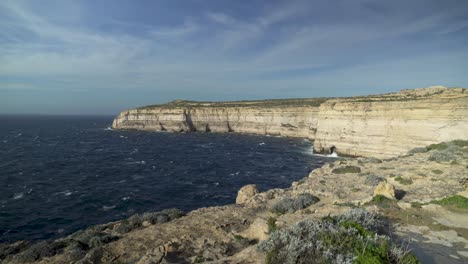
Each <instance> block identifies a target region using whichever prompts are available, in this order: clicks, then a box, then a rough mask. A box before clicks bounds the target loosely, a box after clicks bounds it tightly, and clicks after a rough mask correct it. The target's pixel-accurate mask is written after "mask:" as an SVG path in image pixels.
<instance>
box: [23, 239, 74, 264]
mask: <svg viewBox="0 0 468 264" xmlns="http://www.w3.org/2000/svg"><path fill="white" fill-rule="evenodd" d="M66 246H67V244H66V243H65V242H64V241H54V242H50V241H41V242H39V243H36V244H34V245H32V246H31V247H29V248H28V249H26V250H24V251H23V252H21V253H20V254H18V255H17V260H19V261H20V262H33V261H38V260H40V259H42V258H44V257H52V256H55V255H57V254H59V253H61V252H62V251H63V249H64V248H65V247H66Z"/></svg>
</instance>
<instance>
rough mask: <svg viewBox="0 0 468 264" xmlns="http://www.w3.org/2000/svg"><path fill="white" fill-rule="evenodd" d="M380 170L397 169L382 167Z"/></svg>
mask: <svg viewBox="0 0 468 264" xmlns="http://www.w3.org/2000/svg"><path fill="white" fill-rule="evenodd" d="M379 169H380V170H393V169H395V168H394V167H385V166H382V167H379Z"/></svg>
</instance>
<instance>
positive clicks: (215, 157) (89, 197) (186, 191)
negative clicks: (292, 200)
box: [0, 116, 327, 242]
mask: <svg viewBox="0 0 468 264" xmlns="http://www.w3.org/2000/svg"><path fill="white" fill-rule="evenodd" d="M112 119H113V117H111V116H106V117H102V116H101V117H89V116H88V117H80V116H0V242H12V241H16V240H20V239H21V240H22V239H25V240H35V239H47V238H55V237H59V236H65V235H67V234H70V233H72V232H74V231H76V230H78V229H82V228H85V227H88V226H91V225H94V224H100V223H106V222H109V221H114V220H119V219H123V218H126V217H128V216H130V215H132V214H135V213H141V212H145V211H159V210H162V209H165V208H174V207H175V208H179V209H182V210H184V211H189V210H193V209H196V208H200V207H205V206H215V205H225V204H229V203H234V202H235V198H236V194H237V191H238V189H239V188H240V187H242V186H244V185H246V184H251V183H253V184H257V186H258V188H259V189H260V190H261V191H265V190H268V189H271V188H284V187H288V186H290V184H291V182H292V181H295V180H298V179H301V178H303V177H305V176H306V174H307V173H308V172H309V171H311V170H312V169H314V168H317V167H319V166H321V165H323V164H324V163H325V162H326V161H327V158H326V157H317V156H313V155H312V154H311V148H312V144H311V142H309V141H306V140H302V139H291V138H278V137H267V136H254V135H241V134H234V133H226V134H216V133H185V134H180V133H161V132H142V131H113V130H110V129H109V128H108V127H109V126H110V124H111V122H112Z"/></svg>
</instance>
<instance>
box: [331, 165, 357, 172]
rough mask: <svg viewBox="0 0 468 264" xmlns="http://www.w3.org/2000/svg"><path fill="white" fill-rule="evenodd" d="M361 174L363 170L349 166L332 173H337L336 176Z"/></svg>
mask: <svg viewBox="0 0 468 264" xmlns="http://www.w3.org/2000/svg"><path fill="white" fill-rule="evenodd" d="M360 172H361V168H359V167H356V166H349V165H348V166H344V167H339V168H335V169H333V170H332V173H335V174H345V173H360Z"/></svg>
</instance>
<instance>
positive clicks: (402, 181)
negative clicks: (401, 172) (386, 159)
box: [395, 176, 413, 185]
mask: <svg viewBox="0 0 468 264" xmlns="http://www.w3.org/2000/svg"><path fill="white" fill-rule="evenodd" d="M395 181H397V182H399V183H400V184H403V185H410V184H413V180H412V179H408V178H403V177H401V176H398V177H396V178H395Z"/></svg>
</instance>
